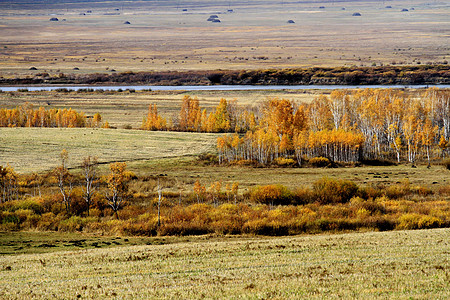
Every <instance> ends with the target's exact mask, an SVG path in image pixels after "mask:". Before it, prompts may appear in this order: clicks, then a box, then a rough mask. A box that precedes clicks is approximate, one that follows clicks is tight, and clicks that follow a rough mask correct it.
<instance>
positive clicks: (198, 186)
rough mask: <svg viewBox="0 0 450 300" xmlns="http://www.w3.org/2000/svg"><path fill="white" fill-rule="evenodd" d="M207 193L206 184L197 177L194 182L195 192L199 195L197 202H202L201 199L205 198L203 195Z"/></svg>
mask: <svg viewBox="0 0 450 300" xmlns="http://www.w3.org/2000/svg"><path fill="white" fill-rule="evenodd" d="M205 193H206V188H205V186H204V185H202V184H201V183H200V181H199V180H198V179H197V180H196V181H195V183H194V194H195V196H196V197H197V203H200V200H203V197H204V195H205Z"/></svg>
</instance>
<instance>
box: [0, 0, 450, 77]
mask: <svg viewBox="0 0 450 300" xmlns="http://www.w3.org/2000/svg"><path fill="white" fill-rule="evenodd" d="M147 2H148V3H147ZM201 2H202V1H200V2H199V1H189V2H186V1H183V3H181V5H180V7H179V8H178V10H177V9H176V3H175V1H173V2H168V3H169V4H168V5H161V4H159V5H156V6H155V1H145V2H140V3H139V4H140V6H134V5H132V4H130V3H127V4H126V5H125V8H124V11H123V12H122V11H120V13H121V14H120V15H105V13H111V12H113V8H114V5H115V6H120V5H116V4H115V3H114V2H112V3H110V4H109V5H108V6H104V3H101V4H102V6H103V7H101V6H98V5H97V4H95V3H91V2H89V4H88V5H83V4H77V5H73V4H72V5H66V6H64V5H60V6H59V7H52V6H50V7H48V6H47V7H44V8H43V9H42V8H41V7H34V12H35V13H36V15H34V16H29V15H28V10H26V9H23V10H21V9H20V6H19V7H18V6H13V7H11V6H8V4H4V5H2V6H1V11H2V13H3V16H2V21H3V22H2V35H1V36H0V47H2V48H3V49H1V50H2V58H1V59H0V70H2V75H3V76H5V77H10V76H15V75H16V74H20V75H26V74H29V75H34V74H36V73H41V72H49V73H51V74H58V73H59V72H64V73H95V72H111V70H112V69H114V70H116V71H119V72H120V71H127V70H133V71H149V70H205V69H264V68H284V67H311V66H343V65H347V66H350V65H364V66H370V65H372V64H376V65H380V64H390V63H393V62H395V63H396V64H418V63H421V64H423V63H427V62H432V63H435V62H443V61H445V60H448V52H447V50H446V48H445V47H442V45H446V38H447V37H446V35H445V34H444V32H445V30H446V29H448V22H447V19H448V12H449V8H448V6H445V5H443V4H442V3H440V2H435V3H424V2H422V1H419V0H413V1H398V2H395V3H382V2H378V3H374V2H371V1H358V2H342V3H339V4H333V3H329V2H320V1H317V2H316V3H311V2H307V3H299V2H297V1H293V2H290V1H283V3H284V4H283V5H280V2H276V1H254V0H253V1H245V2H242V1H241V2H240V3H236V2H234V1H228V2H229V4H230V5H231V7H232V8H233V9H234V12H233V13H226V11H227V9H228V8H229V7H228V6H227V5H225V3H223V5H220V4H218V3H217V2H213V1H209V2H208V1H206V5H205V1H203V2H204V3H201ZM158 3H159V2H158ZM227 4H228V3H227ZM386 4H390V5H392V6H393V8H392V9H386V8H385V5H386ZM183 5H184V6H186V8H188V12H182V11H181V9H182V8H181V6H183ZM321 5H324V6H325V9H319V6H321ZM92 7H95V8H94V9H93V8H92ZM342 7H345V8H346V9H345V10H342ZM412 7H414V8H415V10H410V11H408V12H401V9H402V8H408V9H411V8H412ZM87 9H93V13H92V14H87V15H85V16H80V15H79V13H80V12H83V11H86V10H87ZM354 12H360V13H361V14H362V16H361V17H353V16H352V13H354ZM50 13H54V14H58V18H59V19H61V20H62V19H66V21H59V22H49V18H50V17H51V16H50ZM211 13H219V17H220V19H221V20H222V22H221V23H218V24H215V23H211V22H207V21H206V19H207V18H208V16H209V15H210V14H211ZM289 19H292V20H294V21H296V23H295V24H287V21H288V20H289ZM124 21H130V22H131V25H124V24H123V23H124ZM198 37H201V39H199V38H198ZM411 41H414V43H411ZM4 47H6V48H4ZM261 57H264V59H261ZM32 66H34V67H36V68H37V69H38V70H37V71H30V70H29V68H30V67H32ZM74 68H79V70H74Z"/></svg>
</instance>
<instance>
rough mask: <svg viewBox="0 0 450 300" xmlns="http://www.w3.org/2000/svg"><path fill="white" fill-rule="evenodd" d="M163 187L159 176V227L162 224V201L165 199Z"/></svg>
mask: <svg viewBox="0 0 450 300" xmlns="http://www.w3.org/2000/svg"><path fill="white" fill-rule="evenodd" d="M162 189H163V187H162V185H161V182H160V180H159V178H158V228H159V226H161V203H162V200H163V196H162Z"/></svg>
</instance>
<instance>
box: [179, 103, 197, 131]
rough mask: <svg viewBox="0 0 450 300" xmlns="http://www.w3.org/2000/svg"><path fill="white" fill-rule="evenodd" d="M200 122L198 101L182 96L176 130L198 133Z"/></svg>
mask: <svg viewBox="0 0 450 300" xmlns="http://www.w3.org/2000/svg"><path fill="white" fill-rule="evenodd" d="M201 121H202V113H201V109H200V105H199V101H198V99H197V98H191V97H190V96H188V95H186V96H184V97H183V100H182V102H181V109H180V115H179V126H178V130H180V131H200V130H201Z"/></svg>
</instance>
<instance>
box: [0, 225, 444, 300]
mask: <svg viewBox="0 0 450 300" xmlns="http://www.w3.org/2000/svg"><path fill="white" fill-rule="evenodd" d="M449 234H450V231H449V229H434V230H420V231H393V232H382V233H381V232H371V233H351V234H337V235H328V234H327V235H315V236H310V235H305V236H296V237H282V238H250V237H249V238H245V237H244V238H240V239H234V238H233V239H228V238H227V237H223V239H222V240H217V239H213V240H212V241H208V240H207V239H206V240H202V239H193V241H190V242H187V243H186V242H181V243H176V244H169V245H158V246H156V245H149V246H145V245H144V246H130V247H113V248H107V249H90V250H81V251H61V252H55V253H46V254H22V255H14V256H1V257H0V268H1V270H0V293H1V294H2V297H3V298H4V299H29V298H33V299H49V298H52V299H73V298H77V297H78V298H82V299H83V298H84V299H110V298H121V299H199V298H207V299H218V298H238V297H239V298H244V299H299V298H308V299H324V298H327V299H342V298H345V299H349V298H358V299H386V298H391V299H392V298H395V299H410V298H414V299H425V298H426V299H446V298H448V297H449V296H450V292H449V291H450V285H449V282H450V280H449V279H450V278H449V275H448V272H447V270H448V268H449V267H450V265H449V262H448V247H449V244H448V236H449Z"/></svg>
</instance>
